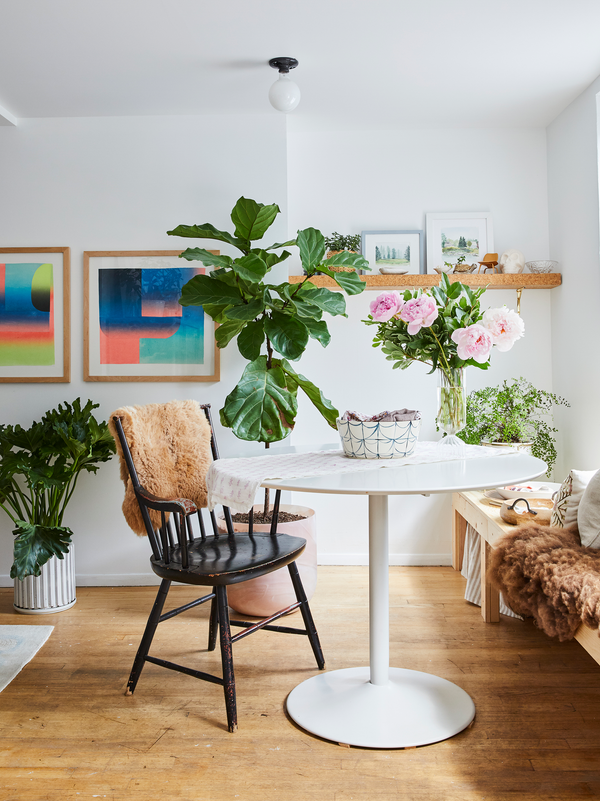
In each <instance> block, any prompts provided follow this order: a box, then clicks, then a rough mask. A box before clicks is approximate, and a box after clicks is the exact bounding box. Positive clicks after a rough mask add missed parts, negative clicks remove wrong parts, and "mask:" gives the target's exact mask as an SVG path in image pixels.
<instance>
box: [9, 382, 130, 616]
mask: <svg viewBox="0 0 600 801" xmlns="http://www.w3.org/2000/svg"><path fill="white" fill-rule="evenodd" d="M97 408H98V404H97V403H92V401H91V400H89V401H88V402H87V403H86V405H85V406H83V407H82V406H81V402H80V400H79V398H77V399H76V400H75V401H73V404H69V403H65V404H64V405H63V404H62V403H60V404H59V405H58V407H57V408H56V409H52V410H51V411H48V412H46V414H45V415H44V416H43V417H42V419H41V421H40V422H39V423H36V422H34V423H32V425H31V426H30V428H28V429H27V430H26V429H24V428H22V427H21V426H20V425H16V426H12V425H0V507H1V508H2V509H4V511H5V512H6V514H7V515H8V516H9V517H10V519H11V520H12V522H13V524H14V525H15V530H14V531H13V534H14V535H15V542H14V562H13V565H12V567H11V570H10V575H11V578H13V579H15V599H16V600H17V598H20V597H21V595H20V592H21V591H20V589H19V588H18V587H17V583H18V582H22V581H23V580H24V579H26V578H27V577H28V576H35V577H39V576H40V575H41V572H42V567H43V566H44V565H46V563H47V562H48V561H49V560H50V559H51V557H53V556H56V557H58V559H59V560H62V559H63V555H64V554H66V553H68V552H69V550H70V544H71V536H72V534H73V532H72V531H71V529H70V528H67V527H65V526H63V516H64V514H65V510H66V508H67V504H68V503H69V501H70V499H71V497H72V495H73V493H74V491H75V487H76V485H77V480H78V478H79V476H80V474H81V472H82V471H83V470H85V471H87V472H88V473H95V472H96V471H97V470H98V465H99V464H100V463H101V462H106V461H108V460H109V459H110V458H111V456H112V455H113V453H114V452H115V446H114V442H113V439H112V437H111V435H110V433H109V431H108V427H107V425H106V423H98V421H97V420H96V419H95V417H94V415H93V414H92V410H93V409H97ZM61 569H62V567H61ZM55 570H56V568H52V571H55ZM72 572H73V571H72V569H70V570H67V571H66V574H65V576H66V577H65V580H66V581H71V582H72V596H73V597H72V599H71V600H70V601H69V602H68V606H72V604H73V603H75V599H74V591H75V583H74V581H73V580H72V578H69V576H72ZM51 580H52V576H48V578H47V579H46V580H44V579H42V584H44V586H49V585H48V583H47V582H51ZM29 584H31V582H29ZM70 592H71V591H70ZM44 594H46V595H49V596H56V598H55V600H54V602H53V599H52V597H50V598H48V600H47V604H48V605H49V606H50V608H49V609H46V610H45V611H60V609H61V608H66V606H65V601H64V600H63V601H61V600H60V599H61V598H63V599H64V595H63V594H61V593H60V592H46V593H44V592H39V591H35V590H31V591H30V590H29V589H27V591H26V592H25V595H26V596H29V595H31V597H39V596H42V597H43V596H44ZM19 611H23V610H22V608H21V607H19ZM35 611H44V610H43V609H41V610H40V609H38V608H37V607H36V610H35Z"/></svg>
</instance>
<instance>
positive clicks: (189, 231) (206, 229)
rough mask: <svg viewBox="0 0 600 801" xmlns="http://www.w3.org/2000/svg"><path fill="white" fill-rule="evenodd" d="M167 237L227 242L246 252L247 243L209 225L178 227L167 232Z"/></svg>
mask: <svg viewBox="0 0 600 801" xmlns="http://www.w3.org/2000/svg"><path fill="white" fill-rule="evenodd" d="M167 235H168V236H186V237H190V238H192V239H216V240H217V242H227V243H228V244H229V245H233V246H234V247H236V248H237V249H238V250H246V248H247V244H248V243H247V242H246V241H245V240H243V239H236V237H235V236H232V235H231V234H230V233H228V232H227V231H219V229H218V228H215V226H214V225H211V224H210V223H202V225H178V226H177V228H173V230H172V231H167Z"/></svg>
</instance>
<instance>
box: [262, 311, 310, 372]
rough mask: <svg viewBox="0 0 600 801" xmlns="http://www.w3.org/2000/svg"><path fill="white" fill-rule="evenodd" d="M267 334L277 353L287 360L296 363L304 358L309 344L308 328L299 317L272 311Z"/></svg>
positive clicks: (266, 326)
mask: <svg viewBox="0 0 600 801" xmlns="http://www.w3.org/2000/svg"><path fill="white" fill-rule="evenodd" d="M265 334H266V335H267V336H268V337H269V339H270V340H271V342H272V343H273V347H274V348H275V350H276V351H278V352H279V353H281V355H282V356H285V357H286V359H291V360H292V361H296V360H297V359H299V358H300V356H302V354H303V353H304V351H305V350H306V345H307V344H308V328H307V327H306V326H305V325H304V323H303V322H301V320H300V319H299V318H298V317H290V316H289V315H287V314H282V313H281V312H278V311H272V312H271V316H270V317H267V318H266V320H265Z"/></svg>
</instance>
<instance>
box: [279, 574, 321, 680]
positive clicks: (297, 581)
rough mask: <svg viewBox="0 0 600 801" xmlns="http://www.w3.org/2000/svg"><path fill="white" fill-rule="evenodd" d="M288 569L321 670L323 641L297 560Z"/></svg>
mask: <svg viewBox="0 0 600 801" xmlns="http://www.w3.org/2000/svg"><path fill="white" fill-rule="evenodd" d="M288 570H289V571H290V578H291V579H292V584H293V585H294V592H295V593H296V598H297V599H298V601H299V602H300V612H301V614H302V619H303V620H304V626H305V628H306V631H307V632H308V639H309V640H310V644H311V647H312V649H313V653H314V655H315V659H316V660H317V666H318V668H319V670H324V669H325V657H324V656H323V651H322V649H321V643H320V642H319V635H318V634H317V627H316V626H315V622H314V620H313V616H312V613H311V611H310V606H309V605H308V598H307V597H306V593H305V592H304V586H303V584H302V579H301V578H300V573H299V572H298V566H297V565H296V563H295V562H290V564H289V565H288Z"/></svg>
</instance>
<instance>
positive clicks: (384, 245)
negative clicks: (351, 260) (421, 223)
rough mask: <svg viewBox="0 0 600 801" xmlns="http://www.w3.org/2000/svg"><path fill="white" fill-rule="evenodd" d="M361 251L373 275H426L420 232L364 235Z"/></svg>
mask: <svg viewBox="0 0 600 801" xmlns="http://www.w3.org/2000/svg"><path fill="white" fill-rule="evenodd" d="M361 249H362V255H363V256H364V257H365V259H367V261H368V262H369V265H370V267H371V270H372V271H373V273H374V274H375V273H377V272H380V273H383V274H384V275H385V274H387V273H389V274H396V275H405V274H407V273H408V274H410V275H416V274H418V273H422V272H425V259H424V236H423V231H363V232H362V248H361Z"/></svg>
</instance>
